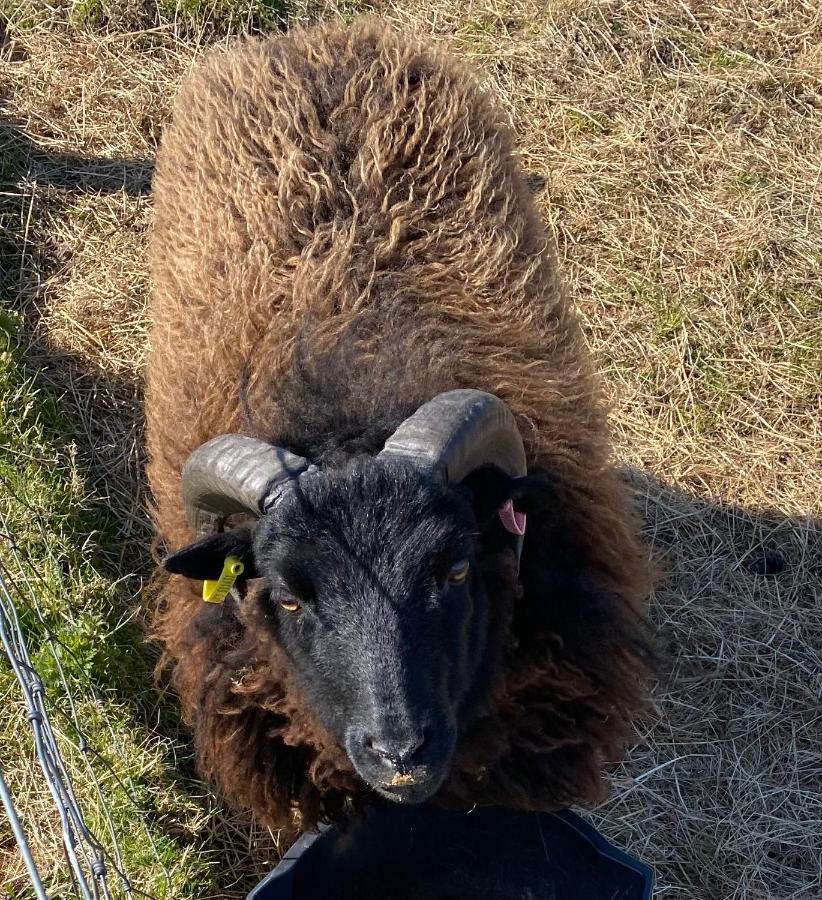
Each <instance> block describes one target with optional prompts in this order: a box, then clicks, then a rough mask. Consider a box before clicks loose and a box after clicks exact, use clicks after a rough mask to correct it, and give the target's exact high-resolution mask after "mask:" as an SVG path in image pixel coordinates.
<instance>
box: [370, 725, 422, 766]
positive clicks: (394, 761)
mask: <svg viewBox="0 0 822 900" xmlns="http://www.w3.org/2000/svg"><path fill="white" fill-rule="evenodd" d="M427 739H428V737H427V735H426V733H425V731H424V730H423V731H421V732H420V733H419V734H417V735H414V736H413V737H405V738H401V739H399V740H397V739H393V740H390V739H388V738H385V737H375V736H370V737H369V736H367V737H366V738H365V746H366V749H367V750H368V751H369V753H371V754H373V755H374V756H378V757H379V758H380V759H382V760H384V761H385V762H387V763H389V764H390V765H391V766H392V768H394V769H396V770H397V771H398V772H405V771H408V770H410V769H413V768H416V766H417V765H418V762H417V761H418V760H419V757H420V756H421V755H422V751H423V749H424V748H425V745H426V743H427Z"/></svg>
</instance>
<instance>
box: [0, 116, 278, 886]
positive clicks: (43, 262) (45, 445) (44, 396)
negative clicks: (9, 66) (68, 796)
mask: <svg viewBox="0 0 822 900" xmlns="http://www.w3.org/2000/svg"><path fill="white" fill-rule="evenodd" d="M152 170H153V165H152V163H151V161H147V160H142V159H139V160H108V159H103V158H87V157H83V156H81V155H77V154H72V153H51V152H48V151H46V150H45V149H43V148H42V147H40V146H38V145H37V144H35V143H34V142H33V141H31V140H30V139H29V138H28V137H27V136H26V135H25V133H24V132H23V131H22V129H21V128H20V127H19V126H18V125H17V124H15V123H10V122H0V293H2V298H3V299H2V306H0V344H3V345H4V346H0V350H6V351H7V353H8V354H10V357H11V363H12V364H11V366H10V367H9V370H8V371H10V372H11V377H12V379H13V381H12V382H11V383H10V384H7V383H6V382H5V381H3V380H2V379H0V387H2V388H3V389H4V392H6V391H8V393H9V395H10V396H11V398H12V400H11V402H12V403H14V397H15V396H16V397H18V398H19V397H22V396H23V395H24V393H25V391H28V394H26V398H27V399H26V400H25V403H26V405H27V408H26V409H25V410H18V409H14V408H13V407H12V408H6V409H3V410H2V413H0V418H1V417H2V416H3V415H7V416H9V417H10V419H9V425H10V426H11V428H9V429H8V430H7V429H5V428H3V427H2V426H1V425H0V455H2V454H3V452H4V451H5V452H6V454H7V459H8V458H13V457H14V454H15V453H19V451H20V449H21V447H20V444H19V440H20V439H21V438H22V439H24V438H25V434H28V433H30V434H31V435H34V434H35V433H36V434H38V435H41V437H40V438H38V440H39V441H40V443H39V447H38V449H39V450H41V451H43V452H42V454H41V455H42V457H43V461H44V465H48V466H53V462H52V460H54V459H59V463H58V464H57V465H56V466H53V470H52V471H49V472H47V473H46V472H42V471H41V472H40V473H39V474H40V475H42V478H43V480H44V481H43V483H44V484H46V485H47V487H48V493H44V491H43V488H42V485H40V484H39V482H38V490H37V500H36V502H35V503H32V500H31V498H30V497H29V498H27V497H26V493H27V490H28V488H29V487H30V484H27V483H25V481H23V480H19V479H17V477H16V474H15V471H14V468H15V467H11V470H8V469H7V470H6V472H5V473H4V472H3V471H2V467H0V476H2V477H0V493H2V494H5V498H4V508H5V505H6V501H8V507H9V509H10V510H11V513H10V515H11V514H13V513H14V512H15V510H16V515H17V519H18V521H19V520H20V517H21V516H22V517H24V518H26V519H27V525H26V530H27V533H26V535H25V536H24V537H21V535H19V534H12V535H4V534H2V533H0V540H5V541H9V540H11V541H14V542H15V543H16V544H17V552H18V554H21V559H22V561H23V563H24V564H25V563H27V562H29V561H28V560H27V559H26V556H25V553H26V552H32V549H33V548H34V547H35V546H40V547H42V546H43V542H47V541H48V540H49V532H50V525H51V522H50V516H53V519H52V522H53V523H54V524H55V529H57V528H58V527H59V531H60V533H61V534H62V535H63V536H65V535H68V536H69V540H70V543H71V544H73V545H74V546H73V550H72V551H65V550H64V549H63V548H62V547H61V549H60V550H58V551H57V553H56V556H55V558H54V559H52V560H50V561H49V560H46V561H45V562H43V561H42V560H40V561H38V560H34V556H33V555H32V560H33V561H34V562H39V563H40V565H41V566H42V567H43V568H46V567H48V566H50V565H51V564H52V563H54V568H55V569H56V571H57V575H56V576H53V577H52V580H51V581H48V580H47V579H45V578H43V577H42V573H41V572H36V571H33V570H32V571H30V572H29V576H30V577H31V578H32V581H33V583H34V585H35V587H36V589H37V590H38V591H39V590H43V591H49V590H50V591H51V594H52V596H51V597H50V598H44V604H43V605H44V609H45V618H44V621H42V622H41V621H39V620H38V619H37V617H36V616H35V615H34V614H33V613H31V614H29V613H30V612H31V611H28V610H25V611H24V614H23V615H22V616H21V618H22V620H23V623H24V626H26V627H27V629H28V631H29V641H30V644H32V643H35V644H36V643H37V642H38V641H39V642H40V643H41V645H42V640H43V637H44V634H45V633H48V632H50V633H52V634H54V635H55V636H56V638H57V640H58V641H59V649H60V653H61V654H63V655H65V660H64V661H67V663H68V666H69V668H72V666H74V665H75V664H76V670H77V676H78V677H81V676H82V679H85V680H86V681H87V682H88V684H90V685H93V689H94V690H95V691H96V692H97V693H98V694H103V695H105V696H106V697H108V698H112V699H113V700H114V701H115V702H116V704H117V705H118V707H126V708H128V709H130V710H131V711H132V712H131V715H132V717H133V727H134V728H135V731H136V734H141V735H142V736H143V738H142V739H145V740H147V741H148V742H153V743H154V744H155V745H156V746H160V747H162V748H164V749H163V752H164V754H165V764H166V766H167V769H168V771H169V772H172V773H174V776H175V780H174V789H175V791H178V792H179V793H181V794H182V795H183V796H186V797H187V798H188V799H189V800H190V801H191V802H190V803H189V804H187V805H188V806H189V807H191V806H192V805H193V806H195V807H197V808H199V809H200V810H201V811H202V812H208V811H209V810H213V809H214V808H215V807H216V806H217V803H216V800H215V799H214V798H213V795H211V793H210V791H209V789H208V787H207V786H205V785H204V784H202V782H200V781H199V779H198V778H197V775H196V772H195V770H194V759H193V747H192V746H191V741H190V739H189V737H188V735H187V733H186V730H185V728H184V727H183V726H182V724H181V723H180V720H179V715H178V711H177V707H176V704H175V703H174V702H173V701H172V700H171V699H170V698H167V697H163V696H159V695H158V693H157V691H156V690H155V687H154V681H153V670H154V666H155V664H156V661H157V652H156V650H155V648H153V647H152V646H151V645H150V644H148V643H147V642H146V641H145V639H144V621H143V618H142V615H141V613H140V611H139V607H140V604H141V602H142V601H144V598H145V595H146V593H147V592H148V591H150V588H148V587H147V583H148V581H149V579H150V576H151V573H152V571H153V568H154V564H153V561H152V556H151V550H150V548H151V538H152V534H151V528H150V524H149V518H148V512H147V508H148V500H147V492H146V487H145V483H144V480H143V475H142V471H143V465H144V459H143V414H142V385H141V383H140V381H139V380H136V379H135V380H132V379H129V378H124V377H113V376H112V375H110V374H106V373H102V372H101V371H99V370H98V369H95V368H94V367H93V366H91V365H89V363H88V361H86V360H84V359H83V358H81V357H79V356H75V355H72V354H69V353H65V352H63V351H61V350H59V349H57V348H55V347H53V346H51V345H50V343H49V342H48V339H47V336H46V332H45V328H44V327H43V323H42V317H43V314H44V311H45V308H46V306H47V303H48V296H47V294H48V290H49V279H50V278H51V277H52V276H54V275H55V274H56V273H58V272H59V271H60V268H61V266H62V265H64V260H63V259H61V255H60V252H58V250H57V249H56V248H55V247H53V246H52V244H51V242H50V239H49V235H48V234H47V233H46V232H47V223H48V222H49V221H52V220H53V219H54V218H56V217H59V215H60V213H61V212H63V211H64V210H65V209H66V208H67V206H68V205H69V204H70V202H71V201H72V200H76V198H77V196H78V194H88V195H103V194H118V193H125V194H128V195H129V196H132V197H133V196H142V195H145V194H147V193H148V191H149V190H150V180H151V173H152ZM124 227H127V226H124ZM6 400H7V398H6V397H4V398H2V402H3V403H5V402H6ZM32 405H34V408H32ZM12 420H15V421H12ZM29 422H31V428H32V430H31V432H28V431H27V429H28V428H29ZM15 429H17V432H18V433H17V435H16V439H17V441H18V443H17V446H14V444H15ZM32 441H33V442H34V439H33V438H32ZM23 449H27V448H26V447H25V445H24V446H23ZM34 455H35V456H37V454H34ZM35 462H36V460H35ZM19 474H20V478H21V479H24V478H25V471H24V469H23V468H20V470H19ZM6 476H9V477H6ZM75 478H76V480H77V481H78V482H79V483H80V484H81V485H82V494H83V496H82V497H80V498H78V497H76V496H75V498H74V500H71V501H69V500H66V499H65V497H67V496H68V495H69V494H70V493H71V492H72V490H76V486H73V485H72V484H71V482H72V479H75ZM61 495H65V497H64V496H61ZM58 522H59V526H58V525H57V523H58ZM29 526H30V529H31V530H30V531H29ZM38 531H39V534H38ZM38 541H40V543H39V544H38ZM56 543H57V541H56V534H55V544H56ZM7 546H10V545H7ZM21 551H22V553H21ZM87 564H88V565H90V566H91V569H90V570H89V571H90V572H91V571H93V573H94V575H95V576H96V577H97V579H98V587H97V590H98V591H99V590H100V589H101V588H100V580H101V579H102V580H103V582H104V585H108V586H107V587H105V598H104V602H105V610H106V617H107V619H108V621H105V622H103V623H102V624H103V626H104V627H105V633H104V634H99V635H95V634H94V633H89V623H93V622H94V616H93V615H90V614H89V612H88V610H87V608H86V607H85V606H84V607H83V608H82V609H79V610H72V611H69V615H68V617H67V616H66V612H67V610H66V609H65V598H64V597H60V596H57V594H59V592H60V589H61V585H62V584H72V583H74V584H75V585H76V580H75V581H74V582H72V578H74V577H75V576H76V577H80V576H79V575H78V573H79V572H80V571H85V570H84V569H83V567H84V566H86V565H87ZM18 574H19V573H18ZM18 581H19V578H18ZM100 599H103V598H102V597H101V598H100ZM69 620H70V621H69ZM37 650H38V647H36V646H35V647H34V648H33V652H35V651H37ZM69 657H70V659H69ZM42 663H43V664H44V665H48V659H47V657H43V659H42ZM72 674H73V673H72ZM82 679H81V680H82ZM53 702H55V703H58V699H57V698H53ZM66 724H68V723H66ZM82 724H83V723H81V725H82ZM76 737H78V738H79V737H80V735H76ZM89 741H90V743H91V744H92V745H95V744H97V743H99V735H98V736H97V740H96V739H95V736H94V735H89ZM95 750H96V752H100V753H102V754H103V755H106V754H109V755H110V753H111V748H110V747H108V746H105V741H104V742H103V744H101V745H100V746H95ZM140 786H142V783H140ZM155 787H156V786H155ZM163 800H164V798H163V797H160V796H157V795H156V794H155V793H152V792H151V791H150V790H141V791H140V803H139V814H140V815H142V816H144V817H145V819H146V820H147V822H148V823H149V824H150V826H151V827H152V829H153V830H154V831H155V832H157V833H160V834H162V835H163V836H164V839H165V840H164V842H165V843H166V844H171V845H172V846H176V847H177V849H178V854H179V855H183V854H184V853H188V854H190V853H191V851H192V849H193V847H194V846H196V851H197V852H198V853H201V854H203V855H204V856H206V855H207V856H208V857H209V858H211V859H215V860H220V861H222V863H224V864H225V863H227V864H225V865H221V866H220V867H219V868H216V869H214V871H215V872H216V873H217V874H215V876H214V878H215V881H216V883H217V884H218V885H219V887H220V893H219V896H220V897H225V898H229V897H240V896H244V894H245V891H246V890H247V889H248V888H250V887H251V886H253V884H254V883H256V881H257V880H258V879H257V877H256V874H255V872H256V871H258V867H259V862H255V857H253V856H250V855H249V854H250V852H251V851H250V850H249V839H248V832H249V828H250V823H244V820H243V818H242V817H233V818H231V819H228V818H227V819H226V825H227V827H226V829H225V830H224V831H223V830H221V829H220V828H218V827H215V825H214V824H213V823H212V824H210V825H209V826H207V829H206V830H205V831H204V832H203V833H199V832H198V833H197V834H194V833H192V831H191V825H190V822H188V821H185V820H184V819H183V818H182V817H180V816H177V817H175V815H174V814H173V811H172V812H170V811H169V809H168V808H167V804H166V807H165V808H163ZM136 812H137V811H135V814H136ZM198 818H199V819H200V820H202V818H203V817H202V814H201V815H200V816H198ZM241 832H242V835H241V836H240V833H241ZM262 843H265V842H264V840H263V841H262ZM262 852H263V853H266V854H270V850H269V848H268V847H267V846H266V848H265V849H264V850H263V851H262ZM228 861H230V862H228ZM240 871H244V872H245V873H247V874H246V877H245V880H244V881H243V883H242V884H240V885H238V884H237V883H236V881H237V879H236V878H234V877H233V875H236V874H237V873H238V872H240ZM225 873H233V875H232V878H233V880H232V881H231V883H228V881H229V876H228V875H226V874H225ZM130 874H131V876H132V878H134V879H135V883H136V884H138V883H139V873H134V872H132V873H130ZM261 874H262V873H261ZM175 896H188V894H185V895H184V894H179V895H177V894H175ZM197 896H201V894H197Z"/></svg>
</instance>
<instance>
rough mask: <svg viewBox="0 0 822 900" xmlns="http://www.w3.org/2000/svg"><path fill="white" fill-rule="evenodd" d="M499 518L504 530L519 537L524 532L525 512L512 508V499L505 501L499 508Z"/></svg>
mask: <svg viewBox="0 0 822 900" xmlns="http://www.w3.org/2000/svg"><path fill="white" fill-rule="evenodd" d="M499 518H500V521H501V522H502V524H503V526H504V527H505V530H506V531H510V532H511V534H516V535H519V537H522V535H524V534H525V520H526V516H525V513H521V512H517V511H516V510H515V509H514V501H513V500H508V501H506V503H505V504H504V506H502V507H501V508H500V511H499Z"/></svg>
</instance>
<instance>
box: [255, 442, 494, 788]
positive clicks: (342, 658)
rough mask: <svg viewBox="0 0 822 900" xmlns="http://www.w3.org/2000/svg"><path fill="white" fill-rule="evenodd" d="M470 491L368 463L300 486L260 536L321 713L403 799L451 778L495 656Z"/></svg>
mask: <svg viewBox="0 0 822 900" xmlns="http://www.w3.org/2000/svg"><path fill="white" fill-rule="evenodd" d="M467 496H468V495H467V492H466V493H465V494H463V493H461V492H460V491H458V490H449V489H446V488H443V487H441V486H439V485H438V484H436V483H435V482H434V481H433V480H432V479H431V478H429V477H428V476H425V475H423V474H420V473H419V472H417V471H415V470H413V469H411V468H410V467H406V466H402V465H398V464H389V463H384V462H381V461H379V460H374V459H369V460H366V461H362V462H359V463H357V464H356V465H355V466H353V467H352V468H350V469H348V470H345V471H335V472H330V473H315V474H312V475H309V476H305V477H303V478H301V479H300V480H299V481H298V482H296V483H295V484H294V485H293V489H291V490H289V491H288V492H287V493H286V495H285V497H284V498H283V499H282V500H281V501H280V502H279V503H278V505H277V506H276V507H275V508H274V510H273V511H271V512H270V513H268V514H267V515H266V516H265V517H264V518H263V519H262V520H261V521H260V523H259V525H258V526H257V528H256V536H255V540H254V557H255V561H256V566H257V569H258V571H259V573H260V574H261V575H262V576H264V577H265V579H266V581H267V583H268V586H269V589H270V595H269V602H270V604H271V607H272V610H273V611H274V614H275V615H276V617H277V622H278V631H279V635H280V640H281V641H282V644H283V646H284V648H285V650H286V652H287V653H288V655H289V657H290V658H291V660H292V663H293V666H294V669H295V672H296V673H297V677H298V679H299V682H300V685H301V687H302V689H303V691H304V693H305V695H306V698H307V700H308V702H309V704H310V705H311V707H312V710H313V711H314V713H315V714H316V715H317V716H318V718H319V719H320V720H321V722H322V723H323V724H324V726H325V727H326V728H327V729H328V730H329V731H330V732H331V734H332V735H333V736H334V737H335V738H336V739H337V740H338V741H339V742H340V743H341V744H342V745H343V746H344V747H345V750H346V752H347V753H348V755H349V757H350V759H351V761H352V763H353V764H354V767H355V768H356V770H357V772H358V773H359V775H360V776H361V777H362V778H363V780H364V781H366V782H367V783H368V784H369V785H371V786H372V787H373V788H375V789H376V790H377V791H379V792H380V793H381V794H383V795H385V796H387V797H390V798H392V799H395V800H402V801H408V802H419V801H422V800H425V799H427V798H428V797H430V796H431V795H432V794H433V793H434V792H435V791H436V790H437V789H438V788H439V786H440V785H441V784H442V782H443V780H444V779H445V777H446V776H447V774H448V771H449V768H450V764H451V760H452V757H453V753H454V748H455V744H456V740H457V721H458V717H459V714H460V709H461V706H462V704H463V702H464V701H465V698H466V697H467V696H468V694H469V692H470V691H471V689H472V687H473V685H474V683H475V681H476V680H477V677H478V673H479V672H480V670H481V668H482V666H483V659H484V656H485V654H486V645H487V641H488V603H487V599H486V597H485V593H484V591H483V588H482V584H481V580H480V578H479V576H478V572H477V567H476V565H475V553H476V542H477V524H476V520H475V517H474V513H473V510H472V507H471V504H470V503H469V502H468V499H467Z"/></svg>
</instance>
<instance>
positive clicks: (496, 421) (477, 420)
mask: <svg viewBox="0 0 822 900" xmlns="http://www.w3.org/2000/svg"><path fill="white" fill-rule="evenodd" d="M379 455H380V458H381V459H397V460H407V461H409V462H411V463H413V464H414V465H416V466H419V467H420V468H423V469H428V470H429V471H432V472H433V473H434V474H435V475H436V476H437V477H439V478H441V479H442V480H443V481H445V482H446V483H449V484H458V483H459V482H460V481H462V480H463V478H465V477H466V476H467V475H469V474H470V473H471V472H473V471H474V470H475V469H478V468H480V467H481V466H487V465H493V466H498V467H499V468H500V469H502V470H503V471H504V472H506V473H507V474H508V475H511V476H512V477H518V476H520V475H525V474H526V470H527V467H526V460H525V449H524V447H523V445H522V437H521V435H520V433H519V429H518V428H517V423H516V420H515V419H514V416H513V413H512V412H511V410H510V409H509V408H508V407H507V406H506V405H505V403H503V401H502V400H500V399H499V397H495V396H494V395H493V394H487V393H485V391H476V390H455V391H446V392H445V393H444V394H438V395H437V396H436V397H434V398H433V400H429V401H428V403H424V404H423V405H422V406H421V407H420V408H419V409H418V410H417V411H416V412H415V413H414V414H413V415H411V416H409V417H408V418H407V419H406V420H405V421H404V422H403V423H402V425H400V427H399V428H398V429H397V430H396V431H395V432H394V434H393V435H392V436H391V437H390V438H389V439H388V441H386V444H385V448H384V449H383V450H382V451H381V453H380V454H379Z"/></svg>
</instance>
